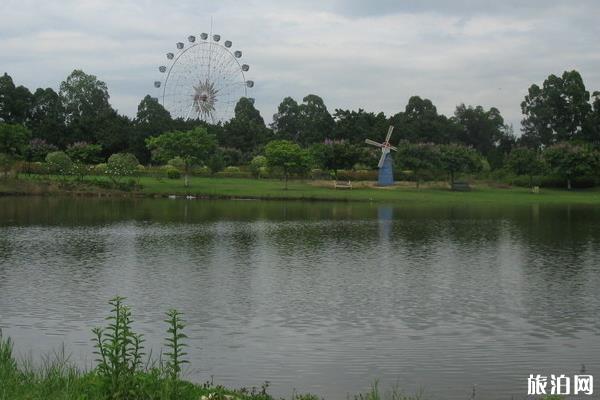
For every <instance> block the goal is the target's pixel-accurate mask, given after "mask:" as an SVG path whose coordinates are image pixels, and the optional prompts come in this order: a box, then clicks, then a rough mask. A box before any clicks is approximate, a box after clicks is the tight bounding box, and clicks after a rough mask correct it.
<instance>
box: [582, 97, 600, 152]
mask: <svg viewBox="0 0 600 400" xmlns="http://www.w3.org/2000/svg"><path fill="white" fill-rule="evenodd" d="M583 135H584V137H583V139H584V140H585V141H586V142H588V143H591V144H593V145H594V146H600V91H596V92H594V94H593V95H592V111H591V113H590V115H589V116H588V119H587V121H586V124H585V128H584V129H583Z"/></svg>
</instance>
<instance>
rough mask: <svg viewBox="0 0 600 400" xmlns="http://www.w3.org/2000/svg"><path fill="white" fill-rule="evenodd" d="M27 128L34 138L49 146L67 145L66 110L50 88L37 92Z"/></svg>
mask: <svg viewBox="0 0 600 400" xmlns="http://www.w3.org/2000/svg"><path fill="white" fill-rule="evenodd" d="M27 127H28V128H29V129H31V133H32V136H33V137H35V138H39V139H42V140H45V141H46V142H47V143H48V144H52V145H55V146H61V147H64V146H65V145H66V144H67V136H66V126H65V110H64V108H63V105H62V101H61V98H60V96H59V95H58V93H56V92H55V91H54V90H52V89H50V88H47V89H37V90H36V91H35V93H34V94H33V103H32V107H31V118H30V119H29V122H28V123H27Z"/></svg>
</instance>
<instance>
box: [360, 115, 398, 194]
mask: <svg viewBox="0 0 600 400" xmlns="http://www.w3.org/2000/svg"><path fill="white" fill-rule="evenodd" d="M393 131H394V127H393V126H391V125H390V128H389V129H388V132H387V135H386V137H385V141H384V142H383V143H378V142H376V141H374V140H371V139H365V143H366V144H370V145H371V146H376V147H379V148H380V149H381V158H380V159H379V164H378V165H377V166H378V167H379V179H378V180H377V184H378V185H379V186H390V185H393V184H394V167H393V164H394V162H393V160H392V154H391V153H390V151H391V150H394V151H398V149H397V148H396V147H394V146H392V145H391V144H390V138H391V137H392V132H393Z"/></svg>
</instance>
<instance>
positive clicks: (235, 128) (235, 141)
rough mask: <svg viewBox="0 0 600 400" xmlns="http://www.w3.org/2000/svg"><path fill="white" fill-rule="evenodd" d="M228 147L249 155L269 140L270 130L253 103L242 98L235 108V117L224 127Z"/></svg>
mask: <svg viewBox="0 0 600 400" xmlns="http://www.w3.org/2000/svg"><path fill="white" fill-rule="evenodd" d="M223 131H224V134H225V137H227V146H228V147H233V148H236V149H238V150H240V151H241V152H242V153H243V154H246V155H249V154H251V153H252V152H253V151H255V150H257V149H258V147H259V146H261V145H264V144H265V143H266V142H267V141H268V139H269V130H268V129H267V127H266V126H265V121H264V120H263V118H262V117H261V116H260V112H259V111H258V110H257V109H256V108H255V107H254V104H253V102H252V101H251V100H250V99H248V98H246V97H242V98H241V99H240V100H239V101H238V103H237V104H236V106H235V115H234V117H233V118H232V119H231V120H230V121H228V122H226V123H225V125H224V126H223Z"/></svg>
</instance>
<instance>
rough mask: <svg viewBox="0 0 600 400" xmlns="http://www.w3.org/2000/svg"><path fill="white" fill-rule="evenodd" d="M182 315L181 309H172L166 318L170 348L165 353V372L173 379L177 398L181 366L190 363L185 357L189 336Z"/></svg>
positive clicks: (167, 340)
mask: <svg viewBox="0 0 600 400" xmlns="http://www.w3.org/2000/svg"><path fill="white" fill-rule="evenodd" d="M181 316H182V314H181V313H180V312H179V311H177V310H173V309H172V310H169V311H168V312H167V319H166V320H165V322H166V323H167V324H169V329H167V333H168V334H169V336H168V337H167V338H165V341H166V343H165V346H166V347H167V349H168V351H167V352H166V353H165V356H166V357H167V362H166V365H165V367H166V369H165V372H166V374H167V377H168V378H169V379H170V381H171V385H172V397H173V398H177V393H178V386H179V385H178V383H179V373H180V372H181V367H182V366H183V364H187V363H189V361H188V360H186V359H184V357H185V356H186V355H187V353H186V352H185V351H184V347H186V346H187V344H185V343H183V339H186V338H187V336H186V335H185V334H184V333H183V328H185V321H184V320H183V319H182V318H181Z"/></svg>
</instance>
